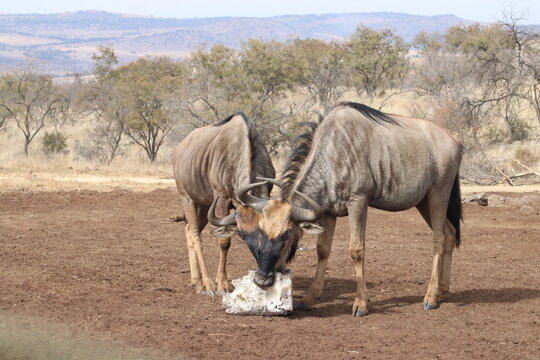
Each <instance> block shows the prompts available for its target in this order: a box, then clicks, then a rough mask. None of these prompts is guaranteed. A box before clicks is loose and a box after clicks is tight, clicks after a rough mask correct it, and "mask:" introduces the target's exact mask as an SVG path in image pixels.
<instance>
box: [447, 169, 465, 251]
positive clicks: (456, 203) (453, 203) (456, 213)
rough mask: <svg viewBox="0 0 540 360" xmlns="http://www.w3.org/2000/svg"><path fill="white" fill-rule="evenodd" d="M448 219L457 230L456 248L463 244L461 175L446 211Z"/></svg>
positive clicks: (453, 189)
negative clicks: (461, 228)
mask: <svg viewBox="0 0 540 360" xmlns="http://www.w3.org/2000/svg"><path fill="white" fill-rule="evenodd" d="M446 218H447V219H448V220H450V223H452V225H454V229H455V230H456V247H459V245H460V244H461V231H460V228H459V225H460V221H461V220H462V219H463V208H462V205H461V190H460V188H459V174H456V178H455V179H454V185H453V186H452V192H451V193H450V199H449V200H448V208H447V209H446Z"/></svg>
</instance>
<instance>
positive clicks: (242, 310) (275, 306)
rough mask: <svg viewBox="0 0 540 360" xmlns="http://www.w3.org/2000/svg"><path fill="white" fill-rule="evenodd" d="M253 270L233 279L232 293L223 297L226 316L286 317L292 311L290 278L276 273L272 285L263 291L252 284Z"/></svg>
mask: <svg viewBox="0 0 540 360" xmlns="http://www.w3.org/2000/svg"><path fill="white" fill-rule="evenodd" d="M254 276H255V270H250V271H249V273H248V274H247V275H245V276H243V277H241V278H239V279H234V280H233V281H232V284H233V285H234V291H233V292H231V293H227V294H225V295H223V305H224V306H225V312H226V313H227V314H239V315H287V314H289V313H290V312H292V310H293V304H292V276H291V273H290V272H289V273H288V274H282V273H279V272H276V277H275V280H274V285H272V287H270V288H268V289H266V290H263V289H261V288H260V287H258V286H257V285H255V283H254V282H253V277H254Z"/></svg>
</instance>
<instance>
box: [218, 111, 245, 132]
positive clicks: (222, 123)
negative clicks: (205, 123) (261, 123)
mask: <svg viewBox="0 0 540 360" xmlns="http://www.w3.org/2000/svg"><path fill="white" fill-rule="evenodd" d="M236 115H238V116H241V117H242V119H244V122H245V123H246V126H247V127H248V129H249V128H250V127H251V124H250V123H249V119H248V117H247V115H246V114H244V113H243V112H242V111H238V112H237V113H234V114H232V115H229V116H227V117H226V118H225V119H223V120H221V121H219V122H217V123H215V124H214V126H222V125H225V124H226V123H228V122H229V121H231V119H232V118H233V117H235V116H236Z"/></svg>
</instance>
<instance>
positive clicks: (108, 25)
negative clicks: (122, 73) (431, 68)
mask: <svg viewBox="0 0 540 360" xmlns="http://www.w3.org/2000/svg"><path fill="white" fill-rule="evenodd" d="M460 23H465V24H468V23H471V21H468V20H464V19H460V18H458V17H456V16H454V15H440V16H418V15H409V14H401V13H348V14H321V15H287V16H276V17H269V18H247V17H219V18H200V19H199V18H195V19H174V18H158V17H145V16H136V15H125V14H115V13H108V12H103V11H78V12H72V13H60V14H0V71H5V70H10V69H13V68H16V67H18V66H21V65H22V64H24V63H25V62H27V61H28V59H29V58H33V59H37V60H38V62H40V67H41V68H42V69H44V70H46V71H50V72H53V73H58V74H61V73H69V72H83V73H84V72H89V71H91V68H92V62H91V57H92V53H93V52H95V49H96V47H97V46H99V45H112V46H113V47H114V48H115V51H116V53H117V54H118V55H119V58H120V61H121V62H122V63H126V62H129V61H131V60H133V59H136V58H138V57H140V56H145V55H156V54H164V55H169V56H173V57H180V56H185V55H186V54H188V53H189V52H190V51H192V50H193V49H195V48H197V47H200V46H204V45H205V44H206V45H207V46H211V45H213V44H217V43H223V44H225V45H227V46H233V47H238V46H239V45H240V43H241V41H243V40H246V39H248V38H256V39H263V40H270V39H275V40H279V41H286V40H288V39H293V38H302V39H303V38H317V39H323V40H330V39H342V38H344V37H347V36H349V35H350V34H351V33H352V32H353V31H354V30H355V28H356V27H357V26H358V25H359V24H364V25H366V26H369V27H371V28H374V29H379V28H383V27H390V28H392V29H394V30H395V31H396V32H397V33H398V34H399V35H400V36H402V37H404V38H405V39H406V40H412V39H413V38H414V36H415V35H416V34H417V33H418V32H419V31H439V32H443V31H445V30H446V29H447V28H449V27H451V26H453V25H456V24H460Z"/></svg>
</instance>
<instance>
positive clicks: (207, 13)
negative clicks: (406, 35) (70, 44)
mask: <svg viewBox="0 0 540 360" xmlns="http://www.w3.org/2000/svg"><path fill="white" fill-rule="evenodd" d="M77 10H104V11H110V12H116V13H125V14H135V15H151V16H160V17H174V18H195V17H196V18H204V17H217V16H255V17H268V16H275V15H297V14H298V15H300V14H326V13H349V12H400V13H407V14H413V15H447V14H453V15H456V16H458V17H461V18H464V19H468V20H476V21H485V22H494V21H497V20H501V19H502V18H503V13H504V12H507V13H509V12H510V11H511V12H513V13H514V14H517V15H520V16H521V17H523V18H525V21H524V22H523V23H530V24H540V0H504V1H503V0H445V1H438V0H376V1H361V0H265V1H258V0H175V1H174V0H90V1H89V0H86V1H80V0H47V1H43V0H18V1H9V0H4V1H2V4H1V5H0V13H11V14H28V13H40V14H48V13H59V12H68V11H77Z"/></svg>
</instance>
